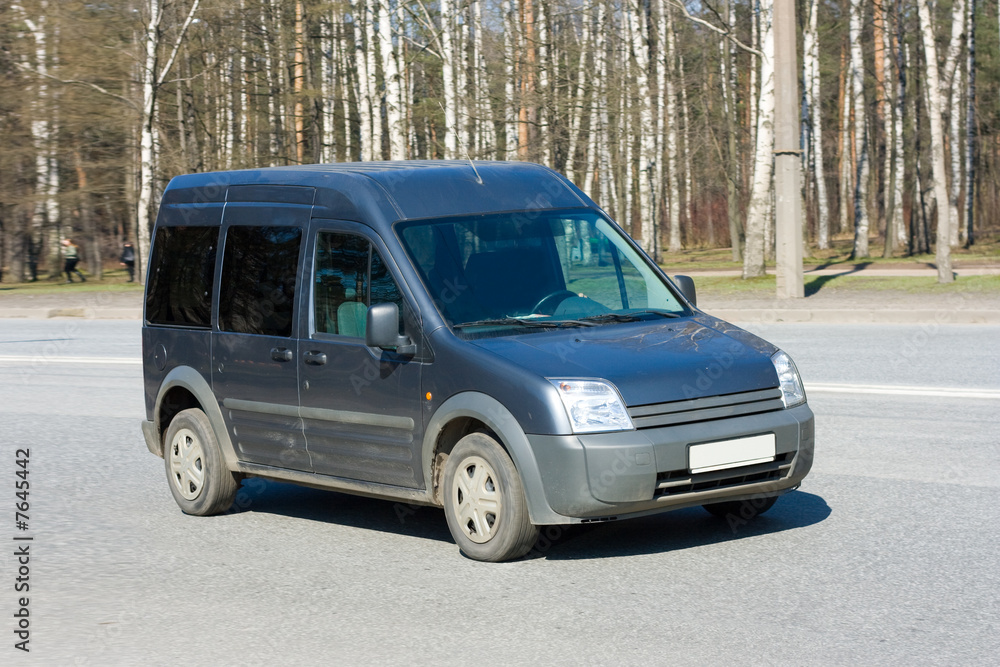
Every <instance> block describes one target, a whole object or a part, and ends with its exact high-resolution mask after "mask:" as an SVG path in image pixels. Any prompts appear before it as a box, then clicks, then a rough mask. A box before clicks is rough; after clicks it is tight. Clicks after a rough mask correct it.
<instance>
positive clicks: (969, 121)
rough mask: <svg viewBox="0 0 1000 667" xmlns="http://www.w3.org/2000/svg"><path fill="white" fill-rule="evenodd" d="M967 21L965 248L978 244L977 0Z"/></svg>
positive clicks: (969, 12)
mask: <svg viewBox="0 0 1000 667" xmlns="http://www.w3.org/2000/svg"><path fill="white" fill-rule="evenodd" d="M966 21H967V23H968V26H969V51H968V60H967V67H966V73H967V76H968V77H969V79H968V88H967V93H966V111H965V142H966V143H965V247H966V248H968V247H969V246H971V245H972V244H974V243H975V242H976V237H975V229H974V225H973V223H974V222H975V206H974V203H975V192H976V153H977V146H976V0H969V9H968V14H967V15H966Z"/></svg>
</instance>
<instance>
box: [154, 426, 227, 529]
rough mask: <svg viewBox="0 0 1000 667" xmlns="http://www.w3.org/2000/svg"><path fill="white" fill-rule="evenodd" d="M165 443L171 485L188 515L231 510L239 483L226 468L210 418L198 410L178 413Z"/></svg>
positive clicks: (203, 514) (164, 457) (172, 492)
mask: <svg viewBox="0 0 1000 667" xmlns="http://www.w3.org/2000/svg"><path fill="white" fill-rule="evenodd" d="M164 440H165V443H164V444H165V445H166V446H165V447H164V448H163V461H164V464H165V465H166V468H167V484H168V485H169V486H170V493H171V494H172V495H173V496H174V500H176V501H177V504H178V505H179V506H180V508H181V509H182V510H183V511H184V513H185V514H195V515H198V516H208V515H211V514H219V513H220V512H225V511H226V510H228V509H229V508H230V507H231V506H232V504H233V501H234V500H235V499H236V491H237V489H238V488H239V483H238V482H237V481H236V476H235V475H233V473H232V472H231V471H230V470H229V469H228V468H227V467H226V463H225V461H224V460H223V458H222V449H221V448H220V447H219V441H218V440H217V439H216V437H215V431H214V430H213V429H212V424H211V422H209V421H208V416H207V415H205V413H204V412H202V411H201V410H199V409H197V408H190V409H188V410H182V411H181V412H178V413H177V415H176V416H175V417H174V418H173V420H171V422H170V426H169V427H168V428H167V433H166V436H165V438H164Z"/></svg>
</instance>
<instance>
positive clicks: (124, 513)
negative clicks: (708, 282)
mask: <svg viewBox="0 0 1000 667" xmlns="http://www.w3.org/2000/svg"><path fill="white" fill-rule="evenodd" d="M754 330H755V331H756V332H757V333H761V334H763V335H765V336H766V337H768V338H770V339H771V340H773V341H774V342H776V343H777V344H779V345H781V346H782V347H783V348H784V349H786V350H787V351H788V352H789V353H790V354H791V355H792V356H793V358H794V359H795V360H796V361H797V363H798V365H799V368H800V370H801V372H802V374H803V376H804V377H805V380H806V384H807V388H810V387H818V388H819V389H811V390H809V400H810V404H811V405H812V408H813V410H814V412H815V413H816V415H817V456H816V462H815V465H814V468H813V472H812V474H811V475H810V476H809V477H807V478H806V480H805V483H804V484H803V486H802V488H801V489H800V490H799V491H796V492H794V493H792V494H789V495H787V496H785V497H783V498H782V499H781V500H779V501H778V503H777V505H775V507H774V509H773V510H771V512H770V513H768V514H767V515H766V516H764V517H762V518H761V519H759V520H758V521H757V522H755V523H753V524H751V525H746V526H736V527H731V526H729V525H727V524H726V523H725V522H720V521H718V520H715V519H713V518H712V517H710V516H709V515H708V514H707V513H705V512H704V511H702V510H700V509H688V510H681V511H677V512H674V513H669V514H661V515H659V516H654V517H648V518H643V519H637V520H633V521H627V522H621V523H615V524H600V525H594V526H587V527H577V528H573V529H569V530H564V529H550V533H549V537H550V538H551V539H550V540H543V541H542V542H540V544H539V547H540V551H541V555H540V556H537V557H534V558H531V559H528V560H522V561H519V562H514V563H506V564H499V565H494V564H483V563H478V562H474V561H471V560H468V559H466V558H463V557H462V556H461V555H460V553H459V552H458V549H457V548H456V547H455V545H454V544H453V543H452V542H451V540H450V537H449V535H448V531H447V528H446V526H445V522H444V516H443V514H442V513H441V512H440V511H439V510H435V509H430V508H424V509H418V510H416V511H411V510H410V509H409V508H406V507H404V506H400V505H397V504H395V503H392V502H386V501H377V500H370V499H363V498H355V497H351V496H346V495H341V494H335V493H328V492H322V491H316V490H309V489H300V488H297V487H292V486H288V485H283V484H276V483H263V482H260V481H257V482H251V486H250V487H249V488H247V489H246V490H245V494H244V495H243V496H242V498H241V502H243V504H244V505H245V509H244V510H243V511H239V512H236V513H232V514H228V515H224V516H219V517H212V518H196V517H189V516H185V515H183V514H181V512H180V511H179V510H178V509H177V507H176V505H175V504H174V502H173V500H172V498H171V497H170V494H169V491H168V490H167V486H166V481H165V479H164V472H163V462H162V460H160V459H158V458H156V457H154V456H153V455H151V454H149V453H148V452H147V451H146V447H145V445H144V444H143V441H142V437H141V435H140V432H139V427H138V424H139V420H140V419H141V418H142V415H143V403H142V391H141V367H140V366H139V365H138V364H136V363H131V362H129V359H133V360H134V359H135V358H136V357H137V356H138V353H139V338H138V335H139V325H138V323H135V322H110V321H83V320H49V321H26V320H7V321H4V322H2V324H0V436H2V437H0V489H3V488H4V487H6V489H7V490H6V491H2V492H0V499H2V498H6V500H0V507H2V504H3V503H6V504H7V507H6V509H4V510H3V511H0V516H6V517H7V519H5V520H4V521H2V522H0V540H2V541H5V542H6V543H7V545H8V547H7V548H5V549H3V552H4V554H5V555H4V557H3V560H2V570H0V591H2V592H0V613H2V615H3V618H5V619H6V620H5V621H4V622H3V625H2V628H3V632H2V633H0V637H3V638H4V639H3V644H2V645H0V664H45V665H98V664H100V665H105V664H129V665H134V664H151V665H158V664H164V665H166V664H204V665H208V664H220V665H231V664H232V665H239V664H246V665H276V664H320V663H323V664H374V663H379V664H382V663H387V664H413V663H416V664H429V663H443V664H476V665H493V664H526V663H532V664H535V663H537V664H553V665H562V664H566V665H578V664H614V665H631V664H639V663H643V664H654V665H656V664H668V663H671V664H691V665H695V664H698V665H700V664H713V663H722V664H726V663H728V664H796V665H799V664H820V665H826V664H845V665H846V664H859V663H860V664H900V665H902V664H905V665H919V664H958V663H961V664H995V662H996V656H997V655H998V654H1000V632H998V631H1000V596H998V591H1000V556H998V553H997V545H998V544H1000V509H998V507H997V505H996V503H997V489H998V487H1000V409H998V408H1000V379H998V378H1000V374H998V372H997V371H1000V346H998V345H997V342H998V341H1000V327H990V326H957V325H952V326H943V325H942V326H931V325H928V326H927V327H923V328H922V327H920V326H874V325H869V326H864V325H843V326H829V325H769V326H766V327H755V328H754ZM95 357H97V358H106V359H107V360H106V361H104V362H100V363H92V362H87V361H86V360H87V359H93V358H95ZM115 360H117V363H112V362H113V361H115ZM858 386H860V387H861V388H859V389H857V390H854V389H851V387H858ZM902 386H906V387H916V388H924V389H925V390H932V391H931V394H929V395H920V394H919V393H918V394H917V395H912V392H911V394H906V393H905V392H903V391H897V390H894V389H893V388H894V387H902ZM863 387H882V389H880V390H878V392H875V393H862V391H863ZM887 387H888V388H887ZM957 390H967V391H968V390H972V394H974V395H975V396H977V397H975V398H969V397H968V396H967V395H965V394H962V393H960V392H959V391H957ZM21 448H28V449H30V459H29V461H30V462H29V464H28V465H29V469H30V473H29V476H28V477H29V479H30V482H31V488H30V496H29V499H30V510H29V511H28V512H27V514H28V515H29V517H30V520H29V521H30V528H29V530H28V531H18V530H16V528H15V524H14V511H15V507H14V505H15V502H18V499H17V498H15V495H14V491H15V490H14V484H15V481H16V480H17V479H18V478H17V477H15V473H16V471H17V470H19V469H20V468H18V467H17V465H16V464H15V458H16V457H15V450H17V449H21ZM25 535H30V536H33V537H34V540H33V541H32V542H30V554H31V556H30V581H29V583H30V592H29V593H27V594H24V593H16V592H14V585H15V579H16V577H17V576H18V575H17V568H18V564H17V562H16V560H17V559H16V558H15V557H14V556H13V555H12V554H13V552H14V550H15V547H16V545H23V544H24V542H19V543H18V542H14V541H13V538H14V537H18V536H25ZM22 595H27V596H28V597H29V606H28V608H29V613H30V632H31V635H30V644H29V645H28V646H29V647H30V649H31V652H30V654H23V653H22V652H21V651H18V650H16V649H15V648H14V643H15V642H16V641H18V639H17V637H16V635H15V634H14V633H13V630H14V629H15V622H16V619H14V618H12V615H13V614H14V613H16V612H17V610H18V608H19V605H18V598H19V597H20V596H22Z"/></svg>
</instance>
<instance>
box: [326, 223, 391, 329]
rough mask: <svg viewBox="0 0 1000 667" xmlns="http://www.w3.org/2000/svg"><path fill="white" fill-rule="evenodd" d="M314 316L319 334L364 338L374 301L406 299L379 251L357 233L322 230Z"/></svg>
mask: <svg viewBox="0 0 1000 667" xmlns="http://www.w3.org/2000/svg"><path fill="white" fill-rule="evenodd" d="M313 276H314V277H313V316H314V322H315V326H316V333H323V334H333V335H337V336H350V337H352V338H364V336H365V324H366V321H365V318H366V316H367V313H368V307H369V306H371V304H372V303H388V302H392V303H395V304H397V305H398V306H399V310H400V322H402V312H403V299H402V297H401V295H400V292H399V288H398V287H397V286H396V282H395V281H394V280H393V278H392V274H390V273H389V270H388V269H387V268H386V266H385V263H384V262H383V261H382V258H381V257H380V256H379V254H378V252H377V251H376V250H375V249H374V248H373V247H372V245H371V243H369V242H368V241H367V240H366V239H364V238H362V237H360V236H356V235H354V234H344V233H339V232H319V234H318V235H317V237H316V265H315V270H314V273H313Z"/></svg>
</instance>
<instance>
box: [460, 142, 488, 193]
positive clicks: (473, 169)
mask: <svg viewBox="0 0 1000 667" xmlns="http://www.w3.org/2000/svg"><path fill="white" fill-rule="evenodd" d="M465 158H466V159H467V160H468V161H469V166H470V167H472V171H474V172H475V174H476V182H477V183H479V184H480V185H485V184H484V183H483V177H482V176H480V175H479V170H478V169H476V163H475V162H473V161H472V156H471V155H469V151H468V149H466V151H465Z"/></svg>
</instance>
